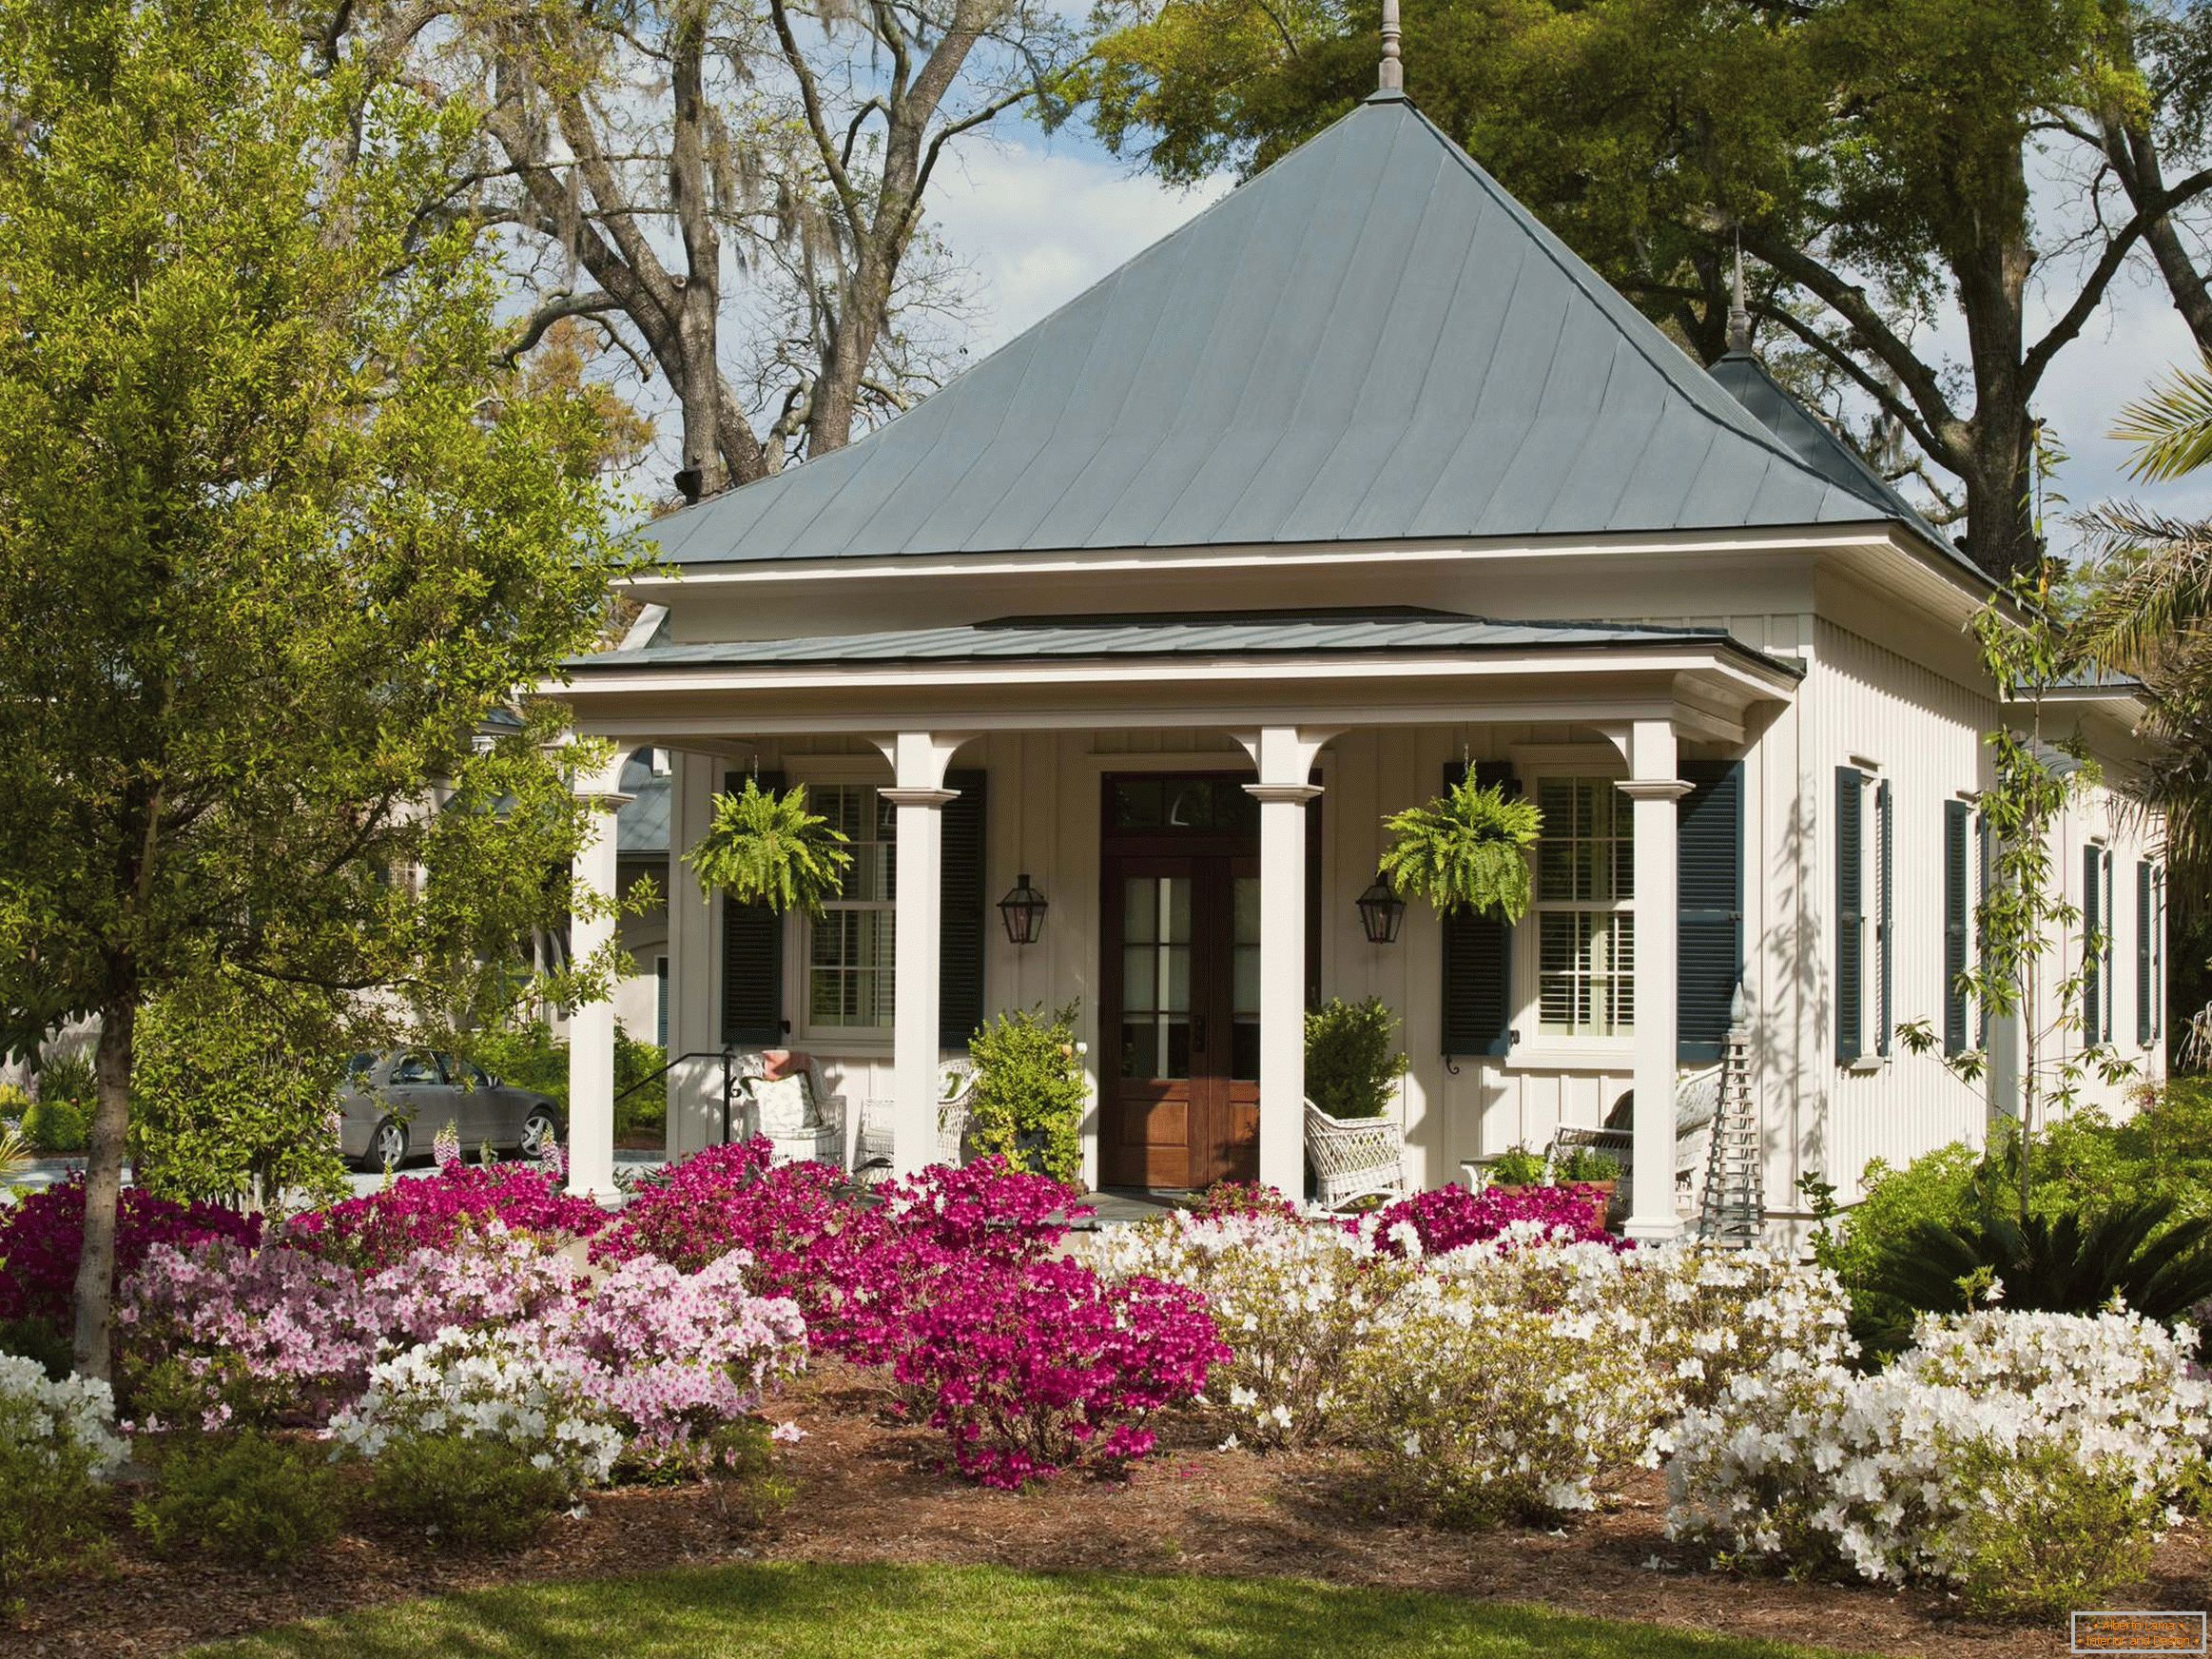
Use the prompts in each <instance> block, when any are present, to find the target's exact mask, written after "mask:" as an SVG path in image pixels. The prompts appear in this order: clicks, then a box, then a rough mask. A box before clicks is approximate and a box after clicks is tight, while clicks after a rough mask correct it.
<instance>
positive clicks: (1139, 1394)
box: [897, 1260, 1229, 1489]
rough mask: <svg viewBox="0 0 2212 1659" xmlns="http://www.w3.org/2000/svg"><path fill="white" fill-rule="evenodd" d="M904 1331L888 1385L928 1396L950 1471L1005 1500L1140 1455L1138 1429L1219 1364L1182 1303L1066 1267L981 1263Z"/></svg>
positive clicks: (1148, 1435) (1175, 1290)
mask: <svg viewBox="0 0 2212 1659" xmlns="http://www.w3.org/2000/svg"><path fill="white" fill-rule="evenodd" d="M912 1323H913V1340H912V1342H911V1345H910V1346H908V1348H907V1349H906V1351H905V1352H904V1353H902V1355H901V1356H900V1357H899V1360H898V1364H897V1376H898V1377H899V1379H900V1381H902V1382H903V1383H906V1384H908V1385H909V1386H918V1387H923V1388H926V1389H927V1390H928V1392H929V1393H930V1394H931V1395H932V1396H934V1398H935V1402H936V1403H935V1406H934V1409H933V1410H932V1413H931V1415H930V1421H931V1423H932V1424H933V1425H935V1426H936V1427H938V1428H941V1429H942V1430H944V1431H945V1433H946V1434H947V1435H950V1436H951V1438H952V1445H953V1465H954V1467H955V1468H957V1469H959V1470H960V1473H961V1474H966V1475H968V1476H969V1477H970V1478H972V1479H975V1480H978V1481H980V1482H981V1483H982V1484H984V1485H985V1486H996V1487H1004V1488H1009V1489H1013V1488H1019V1487H1021V1486H1025V1485H1027V1484H1028V1483H1030V1482H1031V1481H1034V1480H1043V1479H1049V1478H1050V1477H1052V1476H1053V1475H1055V1474H1058V1473H1059V1472H1060V1471H1062V1470H1067V1469H1081V1470H1085V1471H1090V1472H1110V1471H1113V1470H1116V1469H1118V1468H1120V1467H1121V1466H1123V1465H1125V1464H1127V1463H1128V1462H1130V1461H1131V1460H1133V1459H1135V1458H1138V1457H1142V1456H1144V1455H1146V1454H1148V1453H1150V1452H1151V1451H1152V1449H1153V1445H1154V1441H1155V1435H1154V1433H1153V1431H1152V1430H1151V1429H1150V1428H1149V1427H1147V1426H1146V1419H1147V1418H1148V1417H1150V1416H1151V1415H1153V1414H1154V1413H1155V1412H1156V1411H1158V1410H1159V1409H1160V1408H1162V1407H1163V1406H1167V1405H1170V1404H1173V1403H1175V1402H1177V1401H1180V1400H1187V1399H1190V1398H1192V1397H1193V1396H1196V1395H1197V1393H1198V1392H1199V1391H1200V1390H1201V1389H1202V1388H1204V1386H1205V1384H1206V1376H1207V1373H1208V1371H1209V1370H1210V1369H1211V1368H1212V1367H1213V1366H1214V1365H1216V1364H1219V1363H1220V1362H1221V1361H1222V1360H1224V1359H1226V1358H1227V1357H1228V1356H1229V1351H1228V1349H1227V1348H1226V1347H1225V1346H1224V1345H1223V1344H1222V1342H1221V1339H1220V1338H1219V1337H1217V1336H1216V1335H1215V1334H1214V1330H1213V1321H1212V1320H1210V1319H1209V1318H1208V1317H1206V1313H1205V1309H1204V1306H1203V1304H1202V1302H1201V1300H1200V1298H1198V1297H1197V1296H1196V1295H1194V1294H1193V1293H1192V1292H1190V1291H1188V1290H1185V1289H1183V1288H1181V1287H1180V1286H1176V1285H1168V1284H1162V1283H1160V1282H1159V1281H1158V1280H1157V1279H1152V1278H1132V1279H1128V1280H1125V1281H1123V1282H1121V1283H1119V1284H1114V1285H1109V1284H1106V1283H1104V1282H1103V1281H1101V1280H1100V1279H1099V1278H1098V1276H1097V1275H1096V1273H1094V1272H1092V1271H1091V1269H1090V1268H1088V1267H1086V1266H1084V1265H1083V1264H1082V1263H1080V1262H1076V1261H1065V1260H1054V1261H1030V1262H1008V1261H992V1262H987V1263H979V1264H978V1265H977V1267H976V1269H975V1270H974V1271H972V1272H970V1273H968V1274H965V1275H963V1276H961V1277H960V1278H959V1279H958V1280H957V1282H952V1283H948V1284H947V1285H946V1286H945V1287H944V1288H943V1290H942V1292H941V1294H940V1295H939V1296H938V1297H937V1298H934V1299H933V1300H931V1301H929V1302H928V1303H926V1304H924V1305H923V1306H922V1307H920V1308H918V1309H917V1310H916V1311H915V1312H914V1314H913V1316H912Z"/></svg>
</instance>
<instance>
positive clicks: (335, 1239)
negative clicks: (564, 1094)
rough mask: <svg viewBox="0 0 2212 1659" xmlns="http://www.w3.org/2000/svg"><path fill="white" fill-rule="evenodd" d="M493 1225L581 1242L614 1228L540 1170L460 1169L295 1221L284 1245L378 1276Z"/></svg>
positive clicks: (522, 1166) (508, 1166)
mask: <svg viewBox="0 0 2212 1659" xmlns="http://www.w3.org/2000/svg"><path fill="white" fill-rule="evenodd" d="M493 1221H497V1222H499V1223H500V1224H501V1225H503V1226H505V1227H507V1228H509V1229H511V1230H513V1231H514V1232H518V1233H536V1234H542V1235H545V1236H547V1237H551V1238H575V1239H581V1238H589V1237H590V1236H592V1234H594V1233H596V1232H598V1231H599V1230H600V1229H601V1228H602V1227H604V1226H606V1224H607V1212H606V1211H604V1210H602V1209H601V1208H600V1207H599V1206H598V1205H597V1204H596V1203H594V1202H592V1200H590V1199H580V1198H572V1197H570V1196H569V1195H568V1194H567V1193H566V1192H564V1191H563V1190H562V1189H561V1185H560V1182H559V1181H558V1179H557V1178H555V1177H553V1176H552V1175H550V1174H548V1173H547V1171H546V1170H545V1169H543V1168H541V1167H539V1166H537V1165H535V1164H534V1163H495V1164H492V1165H489V1166H486V1165H480V1164H478V1165H472V1164H467V1163H461V1162H459V1161H454V1162H449V1163H445V1164H441V1165H440V1166H439V1168H438V1171H437V1174H436V1175H433V1176H425V1177H423V1178H421V1179H420V1180H408V1181H393V1182H391V1183H390V1184H389V1185H388V1186H386V1187H385V1188H384V1189H383V1190H382V1191H380V1192H376V1193H371V1194H369V1195H368V1196H367V1197H365V1198H357V1199H346V1200H343V1201H341V1202H340V1203H335V1204H332V1205H330V1206H328V1207H327V1208H325V1209H320V1210H310V1211H308V1212H307V1213H305V1214H304V1215H300V1216H295V1217H293V1218H292V1219H291V1220H289V1221H287V1222H286V1223H285V1225H284V1242H285V1243H287V1244H290V1245H292V1246H294V1247H295V1248H298V1249H301V1250H308V1251H312V1252H314V1253H315V1254H316V1255H319V1256H328V1257H331V1258H334V1259H339V1260H343V1261H349V1262H351V1263H352V1264H353V1265H355V1266H356V1267H359V1268H362V1269H365V1270H367V1271H370V1272H376V1271H378V1270H380V1269H382V1268H386V1267H391V1266H394V1265H396V1264H398V1262H400V1261H402V1260H404V1259H407V1258H408V1257H410V1256H412V1255H413V1254H414V1253H415V1252H416V1251H418V1250H443V1249H446V1248H448V1247H450V1246H451V1245H452V1244H453V1242H454V1241H455V1239H458V1238H459V1237H460V1235H461V1233H462V1232H463V1231H464V1230H466V1229H469V1228H472V1227H482V1226H484V1225H486V1224H488V1223H490V1222H493Z"/></svg>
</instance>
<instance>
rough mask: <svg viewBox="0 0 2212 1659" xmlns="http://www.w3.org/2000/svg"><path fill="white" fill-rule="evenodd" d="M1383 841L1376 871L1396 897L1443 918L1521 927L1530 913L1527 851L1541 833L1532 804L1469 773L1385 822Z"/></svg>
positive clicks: (1538, 815)
mask: <svg viewBox="0 0 2212 1659" xmlns="http://www.w3.org/2000/svg"><path fill="white" fill-rule="evenodd" d="M1383 829H1384V830H1385V832H1386V833H1387V836H1388V841H1387V844H1386V845H1385V847H1384V849H1383V856H1382V859H1381V861H1380V862H1379V863H1378V864H1377V866H1376V873H1377V874H1378V875H1380V876H1381V877H1382V879H1383V880H1384V881H1385V882H1387V883H1388V884H1389V886H1390V887H1391V888H1392V889H1394V890H1395V891H1396V892H1398V893H1399V894H1401V895H1403V896H1405V897H1408V898H1417V899H1423V900H1426V902H1427V903H1428V904H1430V905H1431V906H1433V907H1435V908H1436V909H1437V911H1438V912H1439V913H1441V914H1444V915H1447V916H1448V915H1450V914H1452V913H1453V912H1454V911H1458V910H1472V911H1473V912H1475V913H1476V914H1477V915H1494V916H1498V917H1502V918H1503V919H1504V920H1505V921H1507V922H1518V921H1520V920H1521V918H1522V916H1523V914H1524V913H1525V912H1526V911H1527V909H1528V849H1530V848H1531V847H1533V846H1535V845H1536V840H1537V837H1538V836H1539V835H1540V834H1542V833H1543V813H1542V812H1540V811H1539V810H1537V807H1536V803H1535V802H1534V801H1529V800H1523V798H1521V797H1520V796H1518V795H1508V794H1507V793H1506V792H1505V790H1504V788H1503V787H1502V786H1500V785H1497V784H1491V785H1487V786H1485V785H1483V784H1478V783H1477V782H1476V781H1475V778H1474V774H1473V773H1472V772H1469V773H1468V774H1467V776H1466V777H1465V778H1463V779H1462V780H1461V781H1460V782H1459V783H1457V784H1455V785H1453V786H1452V788H1451V789H1449V790H1446V791H1445V793H1443V794H1442V795H1439V796H1438V797H1437V798H1436V799H1435V800H1433V801H1430V802H1429V803H1427V805H1426V806H1421V807H1409V808H1407V810H1405V811H1403V812H1398V813H1394V814H1393V815H1391V816H1390V817H1387V818H1385V819H1384V820H1383Z"/></svg>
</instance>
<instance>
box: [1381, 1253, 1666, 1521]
mask: <svg viewBox="0 0 2212 1659" xmlns="http://www.w3.org/2000/svg"><path fill="white" fill-rule="evenodd" d="M1564 1248H1565V1249H1567V1250H1573V1251H1579V1252H1581V1253H1583V1255H1584V1257H1585V1259H1590V1260H1601V1259H1605V1258H1606V1256H1607V1254H1608V1253H1606V1252H1604V1251H1603V1248H1602V1247H1601V1246H1592V1245H1586V1244H1585V1245H1569V1246H1565V1247H1564ZM1537 1253H1538V1252H1536V1251H1527V1250H1524V1251H1519V1252H1516V1253H1514V1254H1513V1255H1511V1256H1510V1257H1504V1256H1500V1257H1498V1258H1495V1260H1496V1261H1497V1262H1500V1263H1503V1266H1502V1268H1501V1270H1500V1271H1496V1272H1488V1273H1461V1274H1448V1275H1447V1274H1439V1273H1420V1274H1416V1275H1413V1276H1412V1277H1411V1278H1410V1279H1409V1281H1408V1282H1407V1285H1406V1288H1405V1289H1404V1290H1403V1292H1401V1293H1400V1294H1399V1295H1398V1296H1396V1297H1394V1298H1391V1299H1390V1300H1389V1301H1388V1302H1387V1303H1386V1304H1385V1305H1384V1306H1383V1307H1382V1308H1380V1309H1379V1310H1378V1312H1377V1314H1376V1317H1375V1320H1374V1324H1373V1328H1372V1333H1371V1336H1370V1338H1369V1339H1368V1341H1366V1342H1363V1343H1362V1344H1360V1345H1359V1346H1358V1347H1357V1348H1355V1349H1354V1350H1353V1352H1352V1355H1351V1363H1350V1365H1349V1374H1348V1376H1347V1379H1346V1387H1347V1390H1348V1392H1349V1396H1350V1398H1351V1402H1352V1403H1351V1414H1352V1420H1353V1421H1354V1423H1355V1424H1356V1425H1357V1426H1358V1428H1359V1429H1360V1430H1361V1431H1362V1435H1361V1438H1362V1439H1363V1441H1364V1443H1365V1444H1366V1447H1367V1449H1368V1455H1369V1457H1370V1460H1371V1462H1372V1464H1373V1466H1374V1469H1375V1472H1376V1474H1377V1475H1378V1477H1379V1481H1380V1484H1381V1486H1382V1488H1383V1490H1384V1493H1385V1494H1386V1495H1387V1497H1388V1498H1389V1499H1390V1500H1391V1501H1393V1502H1394V1503H1395V1504H1396V1505H1398V1506H1400V1507H1404V1508H1410V1509H1414V1510H1418V1511H1422V1512H1426V1513H1432V1514H1434V1515H1436V1516H1437V1517H1438V1518H1439V1519H1441V1520H1443V1521H1446V1522H1447V1523H1449V1524H1453V1525H1468V1526H1485V1525H1491V1524H1494V1523H1496V1522H1499V1521H1502V1520H1549V1519H1552V1518H1554V1517H1556V1516H1558V1515H1561V1514H1563V1513H1568V1512H1570V1511H1574V1510H1586V1509H1590V1508H1592V1507H1593V1506H1594V1505H1595V1503H1596V1501H1597V1500H1596V1493H1595V1488H1596V1484H1597V1482H1598V1481H1599V1480H1600V1478H1601V1477H1602V1476H1604V1475H1606V1474H1611V1473H1614V1472H1616V1471H1620V1470H1623V1469H1626V1468H1628V1467H1630V1466H1632V1465H1635V1464H1639V1463H1642V1464H1646V1465H1652V1464H1656V1463H1657V1462H1658V1460H1659V1459H1658V1452H1657V1449H1656V1446H1655V1444H1654V1438H1653V1431H1654V1427H1655V1425H1656V1424H1657V1423H1658V1422H1659V1421H1660V1420H1661V1419H1662V1418H1663V1416H1664V1415H1665V1413H1666V1409H1667V1404H1668V1393H1667V1389H1666V1386H1665V1383H1664V1382H1663V1380H1662V1379H1661V1378H1660V1377H1659V1376H1658V1375H1656V1374H1655V1373H1654V1372H1653V1371H1652V1370H1651V1369H1650V1368H1649V1367H1648V1366H1647V1365H1646V1364H1645V1363H1644V1359H1643V1356H1642V1354H1641V1353H1640V1348H1639V1344H1638V1341H1637V1320H1636V1317H1635V1316H1634V1315H1633V1314H1631V1313H1629V1312H1627V1311H1625V1310H1622V1309H1619V1308H1615V1307H1610V1306H1607V1305H1605V1304H1604V1303H1603V1301H1602V1299H1601V1298H1589V1301H1590V1303H1591V1304H1594V1305H1563V1306H1558V1307H1553V1308H1540V1307H1534V1306H1531V1305H1530V1304H1529V1302H1528V1300H1527V1299H1526V1291H1527V1283H1526V1281H1525V1280H1524V1279H1522V1278H1518V1277H1517V1274H1516V1271H1515V1270H1516V1268H1517V1267H1518V1265H1519V1264H1520V1263H1521V1262H1523V1260H1525V1259H1527V1258H1528V1257H1529V1256H1532V1255H1535V1254H1537Z"/></svg>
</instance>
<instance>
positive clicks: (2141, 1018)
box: [2135, 859, 2152, 1048]
mask: <svg viewBox="0 0 2212 1659" xmlns="http://www.w3.org/2000/svg"><path fill="white" fill-rule="evenodd" d="M2150 929H2151V902H2150V866H2149V865H2147V864H2145V863H2144V861H2143V860H2141V859H2137V860H2136V861H2135V1041H2136V1042H2137V1043H2138V1044H2141V1045H2142V1046H2144V1047H2145V1048H2147V1047H2149V1046H2150V1038H2151V1030H2152V1026H2151V1020H2150V996H2151V988H2150V987H2151V977H2150Z"/></svg>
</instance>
